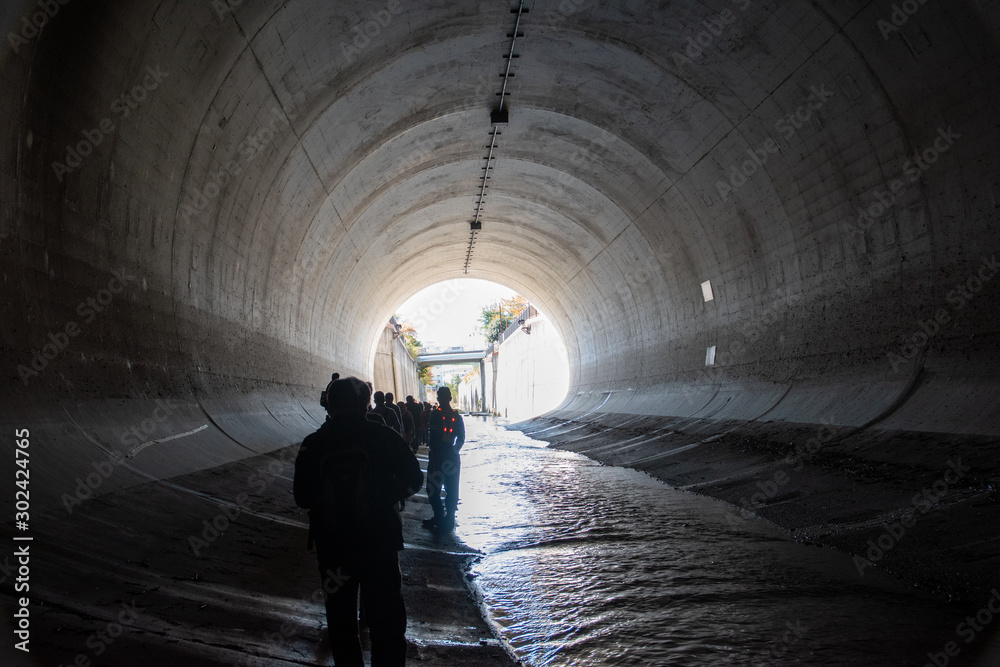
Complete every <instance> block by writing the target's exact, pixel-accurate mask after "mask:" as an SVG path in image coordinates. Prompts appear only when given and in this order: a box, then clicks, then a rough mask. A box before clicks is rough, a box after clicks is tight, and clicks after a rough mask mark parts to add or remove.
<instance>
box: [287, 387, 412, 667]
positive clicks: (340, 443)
mask: <svg viewBox="0 0 1000 667" xmlns="http://www.w3.org/2000/svg"><path fill="white" fill-rule="evenodd" d="M369 396H370V389H369V388H368V386H367V385H365V383H364V382H362V381H361V380H359V379H357V378H354V377H348V378H341V379H339V380H335V381H334V382H331V383H330V384H329V385H328V386H327V390H326V403H327V413H328V414H329V418H328V419H327V421H326V422H325V423H324V424H323V425H322V426H321V427H320V428H319V430H318V431H316V432H315V433H312V434H311V435H309V436H307V437H306V439H305V440H304V441H303V443H302V448H301V449H300V450H299V455H298V457H297V458H296V460H295V479H294V484H293V487H294V493H295V502H296V504H298V506H299V507H304V508H307V509H309V536H310V539H309V542H310V545H312V544H313V543H315V545H316V554H317V556H318V559H319V571H320V579H321V581H322V585H323V590H324V592H325V593H326V618H327V626H328V629H329V633H330V645H331V648H332V652H333V659H334V663H335V664H336V665H337V667H363V666H364V660H363V658H362V653H361V641H360V639H359V636H358V592H359V590H360V591H361V593H362V595H363V596H364V607H365V619H366V621H367V624H368V627H369V630H370V635H371V648H372V665H374V666H376V667H397V666H399V665H404V664H405V663H406V608H405V607H404V605H403V595H402V590H401V589H402V579H401V575H400V570H399V554H398V551H399V550H400V549H402V548H403V525H402V520H401V519H400V516H399V510H398V503H400V502H401V501H403V500H404V499H406V498H408V497H409V496H411V495H412V494H413V493H414V492H415V491H416V490H417V489H418V488H420V484H421V483H422V482H423V473H421V472H420V465H419V464H418V463H417V459H416V457H414V455H413V452H411V451H410V449H409V448H408V447H407V446H406V443H404V442H403V440H402V439H401V438H400V437H399V434H398V433H396V432H394V431H393V430H392V429H390V428H388V427H386V426H381V425H379V424H375V423H372V422H370V421H368V420H367V419H366V416H365V412H366V410H367V408H368V400H369Z"/></svg>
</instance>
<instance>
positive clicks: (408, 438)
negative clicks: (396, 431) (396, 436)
mask: <svg viewBox="0 0 1000 667" xmlns="http://www.w3.org/2000/svg"><path fill="white" fill-rule="evenodd" d="M396 407H397V408H399V414H400V416H401V418H402V420H403V432H402V436H403V441H404V442H406V444H407V446H409V448H410V449H412V450H413V452H414V453H416V451H417V448H416V447H414V446H413V442H414V440H415V439H416V434H417V429H416V428H415V427H414V425H413V415H411V414H410V411H409V410H407V409H406V403H403V402H402V401H400V402H399V403H397V404H396Z"/></svg>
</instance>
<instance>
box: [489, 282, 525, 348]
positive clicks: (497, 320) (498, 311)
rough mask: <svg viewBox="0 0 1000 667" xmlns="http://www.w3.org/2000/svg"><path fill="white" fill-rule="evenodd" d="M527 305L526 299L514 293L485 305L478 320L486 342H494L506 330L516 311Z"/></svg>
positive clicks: (516, 313)
mask: <svg viewBox="0 0 1000 667" xmlns="http://www.w3.org/2000/svg"><path fill="white" fill-rule="evenodd" d="M527 307H528V301H527V300H526V299H525V298H524V297H523V296H521V295H520V294H515V295H514V296H512V297H511V298H509V299H501V300H500V301H498V302H496V303H493V304H490V305H489V306H486V307H484V308H483V310H482V314H481V315H480V322H481V323H482V325H483V336H485V338H486V342H487V343H495V342H497V341H498V340H499V339H500V336H501V335H503V332H504V331H506V330H507V327H509V326H510V324H511V322H513V321H514V318H515V317H517V315H518V313H520V312H521V311H522V310H524V309H525V308H527Z"/></svg>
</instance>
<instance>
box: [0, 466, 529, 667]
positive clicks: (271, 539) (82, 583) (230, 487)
mask: <svg viewBox="0 0 1000 667" xmlns="http://www.w3.org/2000/svg"><path fill="white" fill-rule="evenodd" d="M296 451H297V447H292V448H290V449H289V450H286V451H284V452H282V451H279V452H275V453H272V454H268V455H265V456H258V457H255V458H253V459H247V460H244V461H239V462H236V463H231V464H228V465H225V466H222V467H219V468H215V469H210V470H204V471H201V472H197V473H193V474H189V475H183V476H181V477H176V478H173V479H170V480H165V481H162V482H152V483H149V484H144V485H140V486H136V487H132V488H130V489H127V490H125V491H121V492H115V493H111V494H107V495H104V496H101V497H98V498H93V499H89V500H84V501H82V502H81V503H79V504H74V505H72V509H73V512H72V514H69V513H67V512H66V511H64V510H63V509H62V508H60V509H57V510H54V511H52V512H49V513H48V514H46V515H40V516H38V517H37V519H36V520H35V522H34V523H33V534H34V538H35V539H34V541H33V542H32V543H31V554H32V559H31V591H30V594H31V599H32V607H31V643H30V648H31V653H30V654H24V653H21V652H20V651H14V650H13V649H12V648H11V644H12V642H11V641H9V640H8V641H5V642H4V643H3V648H2V649H0V664H2V665H15V666H18V667H21V666H35V665H37V666H39V667H41V666H44V667H52V666H54V665H62V664H65V665H74V664H75V665H81V666H83V665H114V666H116V667H117V666H125V665H142V666H143V667H160V666H163V667H167V666H169V667H176V666H177V665H184V666H185V667H202V666H204V667H216V666H219V667H221V666H222V665H226V666H231V665H246V666H254V667H282V666H291V665H332V664H333V660H332V658H331V657H330V654H329V644H328V641H327V639H326V629H325V627H326V618H325V612H324V608H323V605H322V602H321V597H320V592H319V574H318V572H317V567H316V556H315V553H314V552H307V551H306V548H305V547H306V516H305V513H304V512H303V511H302V510H299V509H298V508H296V507H295V504H294V501H293V499H292V495H291V489H292V472H293V469H292V465H291V462H292V461H294V456H295V452H296ZM424 467H426V462H424ZM66 492H67V493H68V494H69V495H70V496H73V494H74V490H73V489H66ZM429 514H430V512H429V509H428V506H427V504H426V497H424V494H422V493H421V494H419V495H418V496H416V497H414V499H413V500H411V501H410V502H409V503H408V505H407V508H406V512H405V517H404V526H405V533H404V540H405V542H406V544H407V548H406V549H405V550H404V551H403V552H402V553H401V567H402V570H403V594H404V597H405V599H406V605H407V610H408V613H409V626H408V631H407V637H408V639H409V640H410V642H411V647H410V661H411V662H412V663H414V664H420V665H427V666H429V667H438V666H439V667H446V666H447V667H454V666H455V665H470V666H482V667H508V666H510V665H512V664H513V663H512V661H511V660H510V658H509V657H508V655H507V653H506V652H505V651H504V650H503V648H502V647H501V646H500V645H499V643H498V642H497V640H496V639H494V636H493V634H492V633H491V631H490V628H489V627H488V626H487V625H486V623H485V622H484V621H483V618H482V615H481V613H480V609H479V606H478V603H477V601H476V599H475V597H474V596H473V594H472V593H471V592H470V589H469V588H468V586H467V581H466V579H465V572H466V568H467V566H468V564H469V562H470V560H471V559H472V558H473V556H474V554H472V551H471V550H470V549H469V548H467V547H465V546H463V545H462V544H460V543H459V542H457V541H456V540H454V539H453V538H435V537H434V536H432V535H431V534H430V533H428V532H427V531H425V530H423V529H422V528H421V527H420V519H421V518H423V517H425V516H428V515H429ZM2 590H3V593H4V596H3V598H0V599H4V600H5V603H6V601H9V600H10V599H11V598H12V597H13V595H14V591H13V578H8V579H7V580H6V581H5V582H4V583H3V584H2ZM11 613H12V612H11ZM10 618H11V615H10V614H7V613H5V614H4V621H5V622H9V619H10ZM8 634H9V633H8Z"/></svg>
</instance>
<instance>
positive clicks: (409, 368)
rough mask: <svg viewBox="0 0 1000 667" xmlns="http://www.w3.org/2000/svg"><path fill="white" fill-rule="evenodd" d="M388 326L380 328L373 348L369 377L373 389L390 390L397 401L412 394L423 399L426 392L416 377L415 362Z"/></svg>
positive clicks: (400, 339)
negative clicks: (374, 348) (372, 362)
mask: <svg viewBox="0 0 1000 667" xmlns="http://www.w3.org/2000/svg"><path fill="white" fill-rule="evenodd" d="M392 334H393V330H392V328H391V327H390V326H388V325H387V326H385V327H384V328H383V329H382V334H381V335H380V336H379V340H378V347H377V348H376V350H375V363H374V370H373V372H372V375H371V377H372V378H373V380H372V381H373V383H374V386H375V391H384V392H392V393H393V394H394V398H395V400H396V401H397V402H399V401H403V400H406V397H407V396H413V397H414V399H416V400H417V401H421V400H423V396H424V394H425V393H426V390H425V389H424V386H423V384H421V383H420V378H419V377H418V375H417V373H418V370H419V369H418V368H417V362H416V361H414V360H413V357H411V356H410V352H409V350H407V349H406V345H405V344H404V343H403V339H402V338H398V337H397V338H393V335H392Z"/></svg>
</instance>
